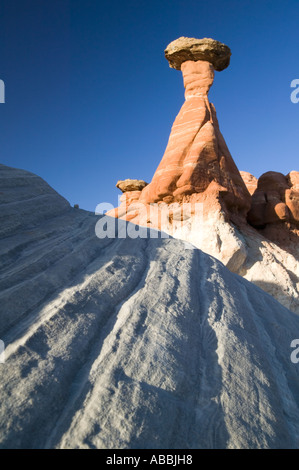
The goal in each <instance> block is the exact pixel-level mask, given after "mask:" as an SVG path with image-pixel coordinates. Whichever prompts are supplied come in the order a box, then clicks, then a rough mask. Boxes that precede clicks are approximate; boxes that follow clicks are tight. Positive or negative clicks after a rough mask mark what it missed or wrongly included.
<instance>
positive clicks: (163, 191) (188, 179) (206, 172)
mask: <svg viewBox="0 0 299 470" xmlns="http://www.w3.org/2000/svg"><path fill="white" fill-rule="evenodd" d="M230 55H231V53H230V49H229V48H228V47H227V46H225V45H224V44H221V43H219V42H218V41H215V40H213V39H207V38H205V39H201V40H198V39H193V38H184V37H182V38H179V39H177V40H176V41H173V42H172V43H170V44H169V46H168V47H167V48H166V50H165V56H166V58H167V60H168V61H169V64H170V67H172V68H175V69H177V70H181V71H182V73H183V79H184V87H185V102H184V104H183V106H182V108H181V110H180V112H179V114H178V116H177V117H176V119H175V121H174V124H173V126H172V130H171V134H170V137H169V141H168V145H167V148H166V150H165V153H164V156H163V158H162V160H161V162H160V164H159V166H158V168H157V170H156V172H155V174H154V177H153V179H152V181H151V183H150V184H149V185H148V186H146V187H145V188H144V189H143V191H142V193H141V196H140V199H139V200H140V201H141V202H145V203H152V202H159V201H163V202H166V203H171V202H174V201H179V202H180V201H182V200H183V199H184V196H187V195H190V194H194V193H204V192H205V191H208V190H209V186H210V184H211V183H213V192H214V193H215V190H216V193H217V188H218V194H219V197H220V199H221V200H222V201H223V202H224V203H225V206H226V208H228V209H229V210H230V211H233V212H239V213H240V212H241V213H243V214H244V215H245V214H246V212H247V211H248V209H249V207H250V195H249V193H248V191H247V188H246V186H245V185H244V182H243V180H242V178H241V175H240V173H239V171H238V169H237V167H236V165H235V163H234V161H233V159H232V157H231V155H230V152H229V150H228V148H227V146H226V144H225V141H224V139H223V137H222V134H221V132H220V130H219V126H218V121H217V117H216V112H215V108H214V106H213V105H212V104H210V103H209V99H208V92H209V89H210V87H211V86H212V84H213V80H214V70H219V71H220V70H223V69H224V68H225V67H227V66H228V65H229V59H230ZM215 183H216V185H217V187H216V186H215Z"/></svg>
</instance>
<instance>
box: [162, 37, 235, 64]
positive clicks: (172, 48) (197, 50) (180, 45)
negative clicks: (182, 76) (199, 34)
mask: <svg viewBox="0 0 299 470" xmlns="http://www.w3.org/2000/svg"><path fill="white" fill-rule="evenodd" d="M164 52H165V57H166V59H167V60H168V62H169V67H171V68H173V69H176V70H181V65H182V63H183V62H185V61H186V60H194V61H197V60H206V61H208V62H211V64H213V66H214V69H215V70H217V71H218V72H220V71H221V70H224V69H226V67H228V66H229V62H230V56H231V50H230V48H229V47H228V46H226V45H225V44H222V43H221V42H219V41H215V39H211V38H203V39H195V38H186V37H184V36H182V37H180V38H178V39H176V40H175V41H172V42H171V43H170V44H168V46H167V47H166V49H165V51H164Z"/></svg>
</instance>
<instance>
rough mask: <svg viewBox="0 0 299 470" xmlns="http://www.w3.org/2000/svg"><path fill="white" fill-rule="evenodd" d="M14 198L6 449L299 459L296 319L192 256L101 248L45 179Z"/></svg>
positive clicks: (159, 242)
mask: <svg viewBox="0 0 299 470" xmlns="http://www.w3.org/2000/svg"><path fill="white" fill-rule="evenodd" d="M0 184H1V201H0V213H1V214H5V217H4V218H3V220H2V223H1V226H0V228H1V231H0V255H1V265H0V338H1V339H2V340H3V341H4V343H5V346H6V347H5V363H4V364H0V396H1V400H0V448H1V449H19V448H25V449H44V448H62V449H74V448H75V449H77V448H80V449H81V448H82V449H87V448H98V449H111V451H112V450H113V449H186V451H188V450H189V449H219V448H233V449H239V448H240V449H246V448H249V449H255V448H262V449H282V448H285V449H289V448H298V447H299V444H298V435H299V398H298V397H299V368H298V364H296V363H293V362H292V361H291V354H293V357H294V359H296V357H298V353H297V354H296V350H295V349H294V348H292V347H290V345H291V342H292V341H293V340H294V339H295V338H296V337H297V333H298V331H299V317H298V316H297V315H295V314H293V313H291V312H290V311H288V310H287V309H286V308H284V307H283V306H282V305H280V304H279V303H278V302H277V301H275V300H274V299H273V298H272V297H271V296H269V295H268V294H266V293H265V292H263V291H262V290H261V289H259V288H258V287H256V286H254V285H253V284H251V283H250V282H248V281H246V280H245V279H242V278H241V277H240V276H237V275H235V274H232V273H231V272H230V271H229V270H228V269H226V268H225V267H224V266H223V264H222V263H220V262H219V261H217V260H216V259H215V258H213V257H210V256H208V255H206V254H205V253H203V252H201V251H200V250H198V249H193V250H187V249H186V247H185V243H184V242H182V241H181V240H176V239H171V238H169V239H163V238H159V239H156V238H155V239H153V238H151V237H150V236H147V237H146V238H136V239H131V238H129V237H127V238H117V237H116V238H111V239H109V238H105V239H99V238H97V237H96V235H95V226H96V224H97V223H98V221H101V220H102V218H103V217H102V216H99V217H97V216H95V215H94V214H93V213H90V212H86V211H84V210H81V209H74V208H72V207H70V205H69V204H68V202H67V201H66V200H65V199H64V198H63V197H61V196H60V195H59V194H57V193H56V192H55V191H54V190H53V189H51V188H50V187H49V185H48V184H46V183H45V182H44V181H43V180H42V179H41V178H39V177H37V176H35V175H33V174H32V173H29V172H26V171H23V170H15V169H13V168H8V167H5V166H3V165H0ZM35 208H37V212H36V211H35V210H34V209H35ZM106 218H107V219H109V217H106ZM109 220H111V221H112V222H115V223H116V222H118V223H119V224H120V229H123V228H128V226H133V224H130V223H128V222H125V221H122V220H120V221H116V219H109ZM145 230H146V231H148V232H149V230H148V229H145ZM252 230H253V231H254V229H252ZM156 234H157V233H156V231H155V235H156ZM148 235H150V233H149V234H148Z"/></svg>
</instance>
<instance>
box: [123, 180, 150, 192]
mask: <svg viewBox="0 0 299 470" xmlns="http://www.w3.org/2000/svg"><path fill="white" fill-rule="evenodd" d="M147 184H148V183H146V182H145V181H143V180H132V179H126V180H123V181H121V180H120V181H118V182H117V183H116V187H117V188H119V189H120V190H121V191H122V192H123V193H125V192H127V191H141V190H142V189H143V188H145V186H146V185H147Z"/></svg>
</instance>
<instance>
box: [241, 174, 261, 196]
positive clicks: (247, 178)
mask: <svg viewBox="0 0 299 470" xmlns="http://www.w3.org/2000/svg"><path fill="white" fill-rule="evenodd" d="M240 175H241V176H242V180H243V181H244V183H245V185H246V188H247V189H248V191H249V193H250V194H251V196H252V195H253V193H254V192H255V190H256V189H257V182H258V179H257V178H256V177H255V176H253V175H252V174H251V173H248V171H240Z"/></svg>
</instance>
